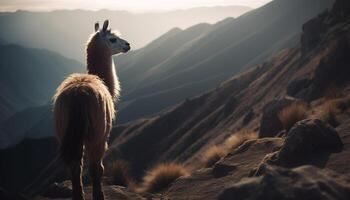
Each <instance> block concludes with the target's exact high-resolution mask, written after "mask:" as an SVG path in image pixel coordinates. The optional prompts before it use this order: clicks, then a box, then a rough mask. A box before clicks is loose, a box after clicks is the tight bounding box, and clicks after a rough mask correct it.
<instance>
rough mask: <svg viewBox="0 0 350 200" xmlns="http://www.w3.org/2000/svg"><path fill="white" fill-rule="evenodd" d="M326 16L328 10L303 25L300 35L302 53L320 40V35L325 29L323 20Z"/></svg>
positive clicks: (304, 53) (305, 52)
mask: <svg viewBox="0 0 350 200" xmlns="http://www.w3.org/2000/svg"><path fill="white" fill-rule="evenodd" d="M327 16H328V12H324V13H323V14H321V15H319V16H318V17H316V18H313V19H311V20H309V21H308V22H306V23H305V24H304V25H303V34H302V35H301V47H302V49H301V50H302V54H303V55H306V54H307V52H309V51H310V50H312V49H313V48H315V47H316V46H317V45H318V44H319V43H320V41H321V39H322V35H323V34H324V33H325V32H326V30H327V25H326V24H325V22H324V20H325V18H326V17H327Z"/></svg>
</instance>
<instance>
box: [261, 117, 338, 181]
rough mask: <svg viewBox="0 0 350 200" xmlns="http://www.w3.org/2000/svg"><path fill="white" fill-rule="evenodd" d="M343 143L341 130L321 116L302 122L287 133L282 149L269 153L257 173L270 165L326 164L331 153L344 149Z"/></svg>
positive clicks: (321, 165)
mask: <svg viewBox="0 0 350 200" xmlns="http://www.w3.org/2000/svg"><path fill="white" fill-rule="evenodd" d="M342 147H343V143H342V141H341V139H340V137H339V136H338V133H337V131H336V130H335V129H334V128H332V127H331V126H329V125H327V124H325V123H324V122H322V121H321V120H318V119H306V120H303V121H300V122H298V123H297V124H296V125H294V127H293V128H292V129H291V130H290V131H289V132H288V133H287V136H286V139H285V142H284V144H283V146H282V148H281V149H280V150H279V151H276V152H274V153H272V154H268V155H267V156H266V157H265V158H264V160H263V161H262V163H261V164H260V165H259V167H258V169H257V170H256V172H255V175H261V174H263V173H265V170H266V168H267V167H268V165H271V164H272V165H278V166H283V167H289V168H290V167H297V166H301V165H306V164H312V165H316V166H319V167H323V166H324V165H325V164H326V162H327V160H328V157H329V155H330V154H331V153H335V152H340V151H341V150H342Z"/></svg>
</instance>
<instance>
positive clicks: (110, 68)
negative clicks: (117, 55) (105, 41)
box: [87, 48, 119, 99]
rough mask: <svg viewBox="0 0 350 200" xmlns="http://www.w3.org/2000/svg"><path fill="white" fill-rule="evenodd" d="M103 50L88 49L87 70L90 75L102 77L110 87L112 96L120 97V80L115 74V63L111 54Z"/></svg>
mask: <svg viewBox="0 0 350 200" xmlns="http://www.w3.org/2000/svg"><path fill="white" fill-rule="evenodd" d="M104 52H106V51H103V50H102V49H99V48H96V49H88V52H87V70H88V73H89V74H93V75H96V76H98V77H100V78H101V79H102V80H103V81H104V83H105V84H106V86H107V87H108V90H109V92H110V93H111V96H112V97H113V98H114V99H116V98H118V96H119V80H118V77H117V75H116V72H115V67H114V62H113V59H112V56H111V55H110V54H109V53H104Z"/></svg>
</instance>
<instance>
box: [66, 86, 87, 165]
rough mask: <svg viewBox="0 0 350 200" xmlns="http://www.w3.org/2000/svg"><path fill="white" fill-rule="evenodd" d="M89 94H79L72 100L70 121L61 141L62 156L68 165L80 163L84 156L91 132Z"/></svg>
mask: <svg viewBox="0 0 350 200" xmlns="http://www.w3.org/2000/svg"><path fill="white" fill-rule="evenodd" d="M87 98H88V97H87V94H82V93H81V94H78V95H75V96H74V97H72V98H71V101H70V103H71V105H70V106H69V107H70V109H69V111H68V112H69V113H68V116H67V117H68V119H67V120H68V121H67V126H66V130H65V133H64V135H63V137H62V139H61V145H60V154H61V158H62V160H63V161H64V162H65V163H66V164H70V163H72V162H73V161H80V160H81V159H82V156H83V145H84V140H85V138H86V136H87V134H88V131H89V113H88V109H89V108H88V105H87V103H88V102H89V101H88V99H87Z"/></svg>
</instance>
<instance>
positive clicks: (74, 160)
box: [53, 21, 128, 200]
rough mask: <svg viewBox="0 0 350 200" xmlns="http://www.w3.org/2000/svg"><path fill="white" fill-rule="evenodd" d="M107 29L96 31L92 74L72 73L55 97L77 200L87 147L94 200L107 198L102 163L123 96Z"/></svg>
mask: <svg viewBox="0 0 350 200" xmlns="http://www.w3.org/2000/svg"><path fill="white" fill-rule="evenodd" d="M107 26H108V21H105V24H104V28H103V30H102V31H103V32H101V31H96V33H95V34H94V35H93V36H92V37H91V39H90V40H89V42H88V45H87V70H88V73H89V74H72V75H71V76H69V77H68V78H67V79H66V80H65V81H64V82H63V83H62V84H61V85H60V86H59V87H58V89H57V91H56V94H55V96H54V98H53V100H54V118H55V129H56V135H57V138H58V140H59V141H60V153H61V158H62V159H63V161H64V162H65V163H66V164H67V165H68V166H69V168H70V172H71V180H72V187H73V199H74V200H83V199H84V193H83V186H82V178H81V174H82V164H83V161H82V160H83V151H84V146H85V150H86V153H87V157H88V163H89V172H90V176H91V179H92V184H93V192H92V193H93V199H94V200H103V199H104V195H103V191H102V185H101V178H102V175H103V171H104V167H103V163H102V160H103V156H104V153H105V151H106V148H107V138H108V136H109V133H110V131H111V128H112V120H113V118H114V116H115V111H114V100H116V99H117V98H118V96H119V82H118V79H117V76H116V73H115V69H114V65H113V61H112V55H113V53H112V49H111V48H110V45H109V44H108V43H106V39H105V38H102V37H106V34H110V33H109V32H107V31H106V29H107ZM97 28H98V26H97ZM127 44H128V43H127ZM126 51H127V50H126ZM126 51H125V52H126Z"/></svg>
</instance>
